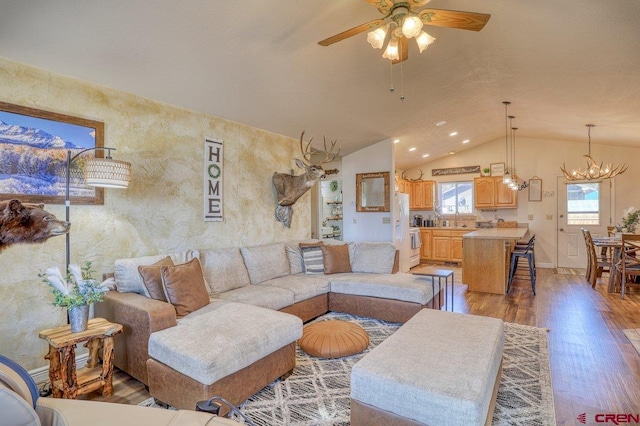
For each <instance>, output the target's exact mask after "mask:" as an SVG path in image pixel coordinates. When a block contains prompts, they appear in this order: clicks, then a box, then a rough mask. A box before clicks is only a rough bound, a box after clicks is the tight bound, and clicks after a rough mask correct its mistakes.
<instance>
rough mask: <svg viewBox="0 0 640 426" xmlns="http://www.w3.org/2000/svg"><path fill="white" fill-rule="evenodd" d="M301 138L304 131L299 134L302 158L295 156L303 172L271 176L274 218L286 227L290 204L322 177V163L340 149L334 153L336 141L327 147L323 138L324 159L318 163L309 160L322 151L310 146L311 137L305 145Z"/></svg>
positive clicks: (331, 157)
mask: <svg viewBox="0 0 640 426" xmlns="http://www.w3.org/2000/svg"><path fill="white" fill-rule="evenodd" d="M303 138H304V131H303V132H302V134H301V135H300V153H301V155H302V159H300V158H296V166H298V167H300V168H301V169H304V170H305V172H304V173H303V174H301V175H298V176H294V175H292V174H287V173H277V172H275V173H274V174H273V177H272V178H271V182H272V183H273V187H274V188H275V190H276V196H277V199H278V205H277V206H276V220H278V221H279V222H282V223H284V224H285V226H287V227H290V226H291V215H292V213H293V211H292V208H291V206H292V205H293V204H294V203H295V202H296V201H298V198H300V197H302V195H303V194H304V193H305V192H307V191H308V190H309V189H311V187H313V185H315V183H316V182H317V181H318V180H319V179H321V178H323V177H324V175H325V172H324V170H323V169H322V164H325V163H328V162H330V161H333V160H334V159H335V158H336V157H337V156H338V154H340V149H338V151H337V152H335V153H334V152H333V151H334V149H335V147H336V143H337V142H338V141H337V140H335V141H332V142H331V144H330V146H328V147H327V139H326V138H324V159H323V160H322V161H321V162H319V163H314V162H312V161H311V156H312V154H316V153H319V152H323V151H319V150H315V149H313V148H312V147H311V142H312V141H313V138H311V139H310V140H309V142H308V143H307V144H306V145H305V144H304V142H303Z"/></svg>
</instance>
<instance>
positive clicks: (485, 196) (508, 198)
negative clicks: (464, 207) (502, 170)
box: [473, 176, 518, 210]
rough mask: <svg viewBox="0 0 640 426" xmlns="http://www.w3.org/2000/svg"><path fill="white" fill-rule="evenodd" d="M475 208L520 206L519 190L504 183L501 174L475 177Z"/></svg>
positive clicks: (512, 207)
mask: <svg viewBox="0 0 640 426" xmlns="http://www.w3.org/2000/svg"><path fill="white" fill-rule="evenodd" d="M473 187H474V188H473V189H474V200H475V202H474V204H475V208H476V209H479V210H482V209H515V208H517V207H518V192H517V191H513V190H511V189H509V187H508V186H507V185H505V184H504V183H502V177H501V176H493V177H479V178H475V179H473Z"/></svg>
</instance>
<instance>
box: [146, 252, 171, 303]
mask: <svg viewBox="0 0 640 426" xmlns="http://www.w3.org/2000/svg"><path fill="white" fill-rule="evenodd" d="M163 266H173V261H172V260H171V258H170V257H169V256H167V257H165V258H164V259H161V260H159V261H157V262H156V263H154V264H153V265H148V266H143V265H140V266H138V273H139V274H140V276H141V277H142V283H143V284H144V286H145V287H146V288H147V291H148V292H149V297H151V298H152V299H156V300H162V301H163V302H166V301H167V298H166V296H165V295H164V288H163V287H162V267H163Z"/></svg>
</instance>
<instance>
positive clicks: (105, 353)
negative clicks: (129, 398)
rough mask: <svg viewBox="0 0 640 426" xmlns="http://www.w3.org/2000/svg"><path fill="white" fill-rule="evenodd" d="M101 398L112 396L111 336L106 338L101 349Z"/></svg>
mask: <svg viewBox="0 0 640 426" xmlns="http://www.w3.org/2000/svg"><path fill="white" fill-rule="evenodd" d="M102 379H103V380H104V386H103V388H102V396H111V395H113V336H106V337H105V338H104V341H103V348H102Z"/></svg>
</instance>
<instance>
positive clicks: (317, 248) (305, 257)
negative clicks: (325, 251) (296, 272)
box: [300, 242, 324, 275]
mask: <svg viewBox="0 0 640 426" xmlns="http://www.w3.org/2000/svg"><path fill="white" fill-rule="evenodd" d="M300 250H301V251H302V261H303V262H304V273H305V274H307V275H319V274H324V261H323V258H322V242H320V243H311V244H305V243H300Z"/></svg>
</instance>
